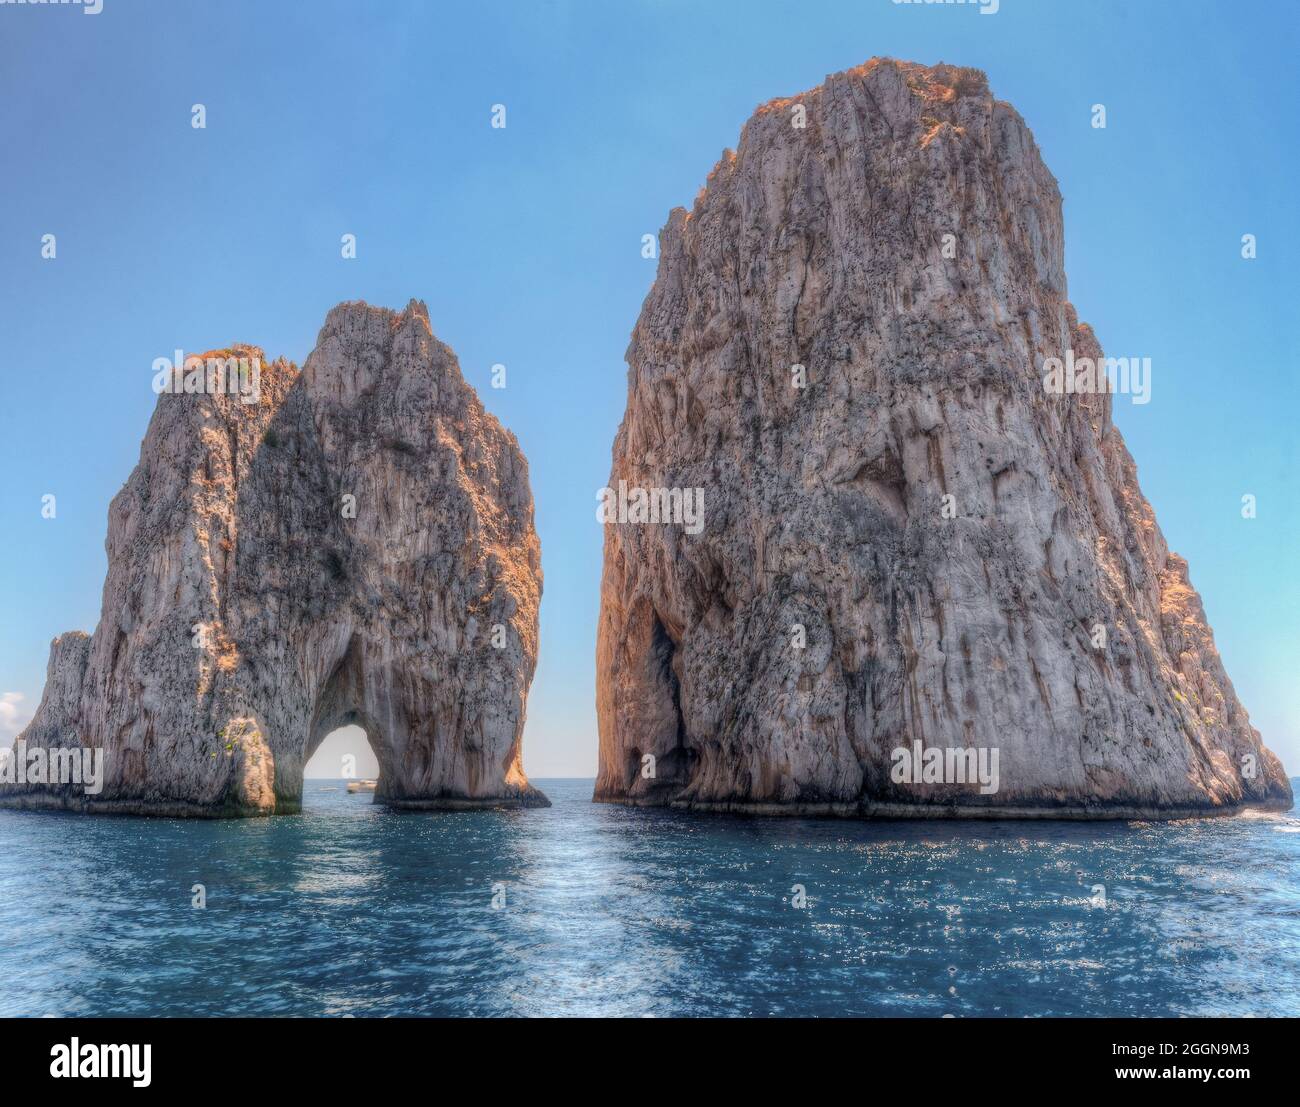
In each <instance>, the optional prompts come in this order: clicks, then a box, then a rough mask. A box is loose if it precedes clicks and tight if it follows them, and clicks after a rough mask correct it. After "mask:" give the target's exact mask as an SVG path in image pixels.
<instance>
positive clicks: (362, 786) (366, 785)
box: [348, 780, 379, 792]
mask: <svg viewBox="0 0 1300 1107" xmlns="http://www.w3.org/2000/svg"><path fill="white" fill-rule="evenodd" d="M378 784H379V781H377V780H349V781H348V791H349V792H373V791H374V790H375V788H376V786H377V785H378Z"/></svg>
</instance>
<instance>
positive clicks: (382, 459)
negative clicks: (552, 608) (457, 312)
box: [0, 301, 546, 815]
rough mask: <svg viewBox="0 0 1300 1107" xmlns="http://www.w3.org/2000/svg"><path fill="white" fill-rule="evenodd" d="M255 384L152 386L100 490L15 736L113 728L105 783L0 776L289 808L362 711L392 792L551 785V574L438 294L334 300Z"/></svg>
mask: <svg viewBox="0 0 1300 1107" xmlns="http://www.w3.org/2000/svg"><path fill="white" fill-rule="evenodd" d="M225 353H228V354H230V355H233V356H245V357H259V358H260V357H261V351H260V350H257V349H255V348H252V347H235V348H233V349H232V350H230V351H227V352H225ZM205 356H206V355H205ZM258 391H259V392H260V396H259V399H258V402H255V403H249V402H245V399H244V398H243V397H241V396H239V395H204V394H200V395H185V394H179V395H169V394H164V395H160V396H159V398H158V403H157V408H156V410H155V412H154V416H153V419H152V421H151V422H150V424H149V430H148V433H147V434H146V436H145V439H144V443H143V446H142V448H141V451H140V462H139V464H138V465H137V467H136V469H135V471H134V472H133V473H132V474H131V476H130V479H129V480H128V481H127V483H126V486H125V487H124V488H123V489H122V491H121V492H120V493H118V495H117V496H116V497H115V498H114V500H113V503H112V505H111V507H110V509H109V522H108V541H107V549H108V560H109V570H108V578H107V580H106V582H105V585H104V599H103V609H102V614H101V618H100V623H99V626H98V627H97V629H96V630H95V632H94V634H93V635H92V636H90V637H89V638H87V637H86V636H85V635H84V634H80V633H77V632H73V633H70V634H65V635H63V636H62V637H60V638H57V639H56V640H55V641H54V644H53V647H52V649H51V653H50V662H49V673H48V678H47V682H46V687H45V692H44V697H43V699H42V701H41V705H40V708H39V709H38V711H37V712H36V715H35V717H34V718H33V720H32V722H31V724H30V725H29V726H28V727H27V729H26V731H25V732H24V733H23V734H22V735H20V736H19V740H20V742H26V743H27V745H28V746H29V747H34V746H43V747H49V746H59V745H78V744H80V745H83V746H88V747H102V748H103V749H104V751H105V779H104V785H103V791H102V793H101V794H100V795H98V796H87V795H86V791H85V789H84V788H78V787H76V786H70V787H52V786H49V787H40V786H37V787H32V786H28V787H26V788H22V787H18V786H16V785H11V786H7V787H6V786H0V796H3V798H4V800H5V801H6V802H9V803H17V804H21V805H26V806H66V807H71V808H73V809H84V810H90V811H119V812H126V813H144V814H168V815H243V814H262V813H271V812H276V811H293V810H296V809H297V808H298V805H299V803H300V799H301V794H302V769H303V765H304V763H305V762H306V760H307V759H308V757H309V756H310V755H311V752H312V751H313V749H314V748H315V747H316V746H317V745H318V744H319V743H320V741H321V740H322V739H323V738H324V737H325V735H326V734H328V733H329V732H330V731H332V730H334V729H336V728H338V727H340V726H343V725H346V724H348V723H355V724H357V725H359V726H361V727H363V728H364V729H365V731H366V733H367V735H368V737H369V740H370V743H371V745H372V746H373V747H374V750H375V754H376V756H377V757H378V760H379V765H380V776H379V788H378V792H377V795H376V800H377V802H381V803H387V804H390V805H394V806H401V807H461V806H466V807H472V806H488V805H513V804H538V805H544V804H545V803H546V799H545V797H544V796H542V794H541V793H540V792H538V791H537V790H536V789H535V788H533V787H532V786H531V785H530V784H529V783H528V781H527V779H526V778H525V776H524V772H523V768H522V763H521V753H520V741H521V735H522V732H523V725H524V708H525V699H526V697H527V693H528V687H529V684H530V682H531V680H532V677H533V671H534V668H535V665H536V659H537V608H538V602H539V599H540V595H541V586H542V578H541V567H540V555H539V546H538V541H537V535H536V532H535V531H534V528H533V501H532V495H531V492H530V491H529V485H528V468H527V465H526V463H525V461H524V458H523V456H522V455H521V453H520V451H519V447H518V444H517V443H516V441H515V439H514V436H513V435H511V434H510V433H509V432H507V431H505V430H503V429H502V427H501V425H500V424H499V423H498V422H497V420H496V419H495V418H493V417H492V416H491V415H489V414H487V413H486V412H485V411H484V409H483V406H482V404H481V403H480V402H479V400H478V398H477V396H475V394H474V391H473V389H472V388H471V387H470V386H469V385H468V384H467V383H466V382H465V380H464V379H463V378H462V376H461V373H460V368H459V365H458V364H457V361H456V358H455V355H454V354H453V353H452V351H451V350H450V349H449V348H448V347H447V346H445V345H443V344H442V343H441V342H439V341H438V340H437V338H435V337H434V335H433V333H432V331H431V329H430V325H429V316H428V312H427V310H426V308H425V307H424V305H423V304H421V303H419V302H416V301H412V302H411V303H410V304H409V305H408V306H407V307H406V309H405V310H404V311H402V312H400V313H398V312H393V311H387V310H383V309H380V308H374V307H370V306H368V305H366V304H363V303H347V304H342V305H340V306H339V307H336V308H335V309H334V310H333V311H331V312H330V313H329V316H328V318H327V319H326V320H325V325H324V327H323V328H322V330H321V332H320V336H319V339H318V342H317V346H316V349H315V351H314V352H313V353H312V354H311V356H310V357H309V358H308V359H307V362H306V364H305V365H304V366H303V368H302V370H301V372H299V371H298V370H297V369H295V368H294V367H293V366H292V365H290V364H288V363H286V362H284V361H277V362H275V363H274V364H272V365H266V364H263V366H262V369H261V373H260V382H259V388H258Z"/></svg>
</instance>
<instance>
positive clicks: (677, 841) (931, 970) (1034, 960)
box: [0, 780, 1300, 1017]
mask: <svg viewBox="0 0 1300 1107" xmlns="http://www.w3.org/2000/svg"><path fill="white" fill-rule="evenodd" d="M538 783H539V785H540V786H541V787H542V788H543V789H544V790H545V791H546V792H547V794H548V795H549V796H550V798H551V800H552V802H553V803H554V805H555V806H554V807H552V808H551V809H549V810H542V811H522V812H467V813H463V814H462V813H429V814H396V813H393V812H389V811H386V810H385V809H383V808H380V807H375V806H373V805H372V804H371V802H370V797H369V796H360V795H353V796H349V795H348V794H347V793H346V792H345V790H344V788H343V785H342V783H341V782H334V781H309V782H308V783H307V788H306V794H305V796H304V812H303V814H302V815H295V816H284V817H279V818H273V819H252V820H244V821H237V822H228V821H222V822H197V821H185V820H146V819H117V818H84V817H78V816H71V815H56V814H38V813H26V812H14V811H0V1015H234V1014H241V1015H359V1016H361V1015H551V1014H555V1015H631V1016H641V1015H655V1016H671V1015H692V1014H716V1015H760V1016H762V1015H795V1016H797V1015H920V1016H939V1015H956V1016H959V1017H960V1016H966V1015H1007V1016H1014V1015H1180V1014H1195V1015H1201V1014H1233V1015H1240V1014H1255V1015H1297V1014H1300V819H1297V818H1296V816H1295V814H1294V813H1292V814H1288V815H1248V816H1244V817H1239V818H1233V819H1219V820H1191V821H1184V822H1176V823H1113V824H1112V823H1067V822H1016V823H948V822H840V821H812V820H787V819H741V818H727V817H704V816H695V817H692V816H688V815H683V814H677V813H673V812H666V811H647V810H637V809H630V808H623V807H607V806H602V805H595V804H592V803H590V802H589V799H590V796H591V781H589V780H549V781H539V782H538ZM195 884H202V885H204V886H205V888H206V895H207V907H206V908H205V909H202V910H200V909H197V908H195V907H193V906H191V900H192V897H193V893H192V887H193V885H195ZM796 885H799V886H801V887H802V889H803V893H804V895H805V896H806V906H803V907H799V906H796V902H800V901H801V897H800V895H799V893H798V892H796V891H795V890H794V889H795V886H796ZM1097 886H1101V887H1100V888H1098V887H1097ZM1103 895H1104V906H1103V905H1102V896H1103ZM502 897H504V903H502ZM494 898H495V900H496V903H497V906H495V907H494Z"/></svg>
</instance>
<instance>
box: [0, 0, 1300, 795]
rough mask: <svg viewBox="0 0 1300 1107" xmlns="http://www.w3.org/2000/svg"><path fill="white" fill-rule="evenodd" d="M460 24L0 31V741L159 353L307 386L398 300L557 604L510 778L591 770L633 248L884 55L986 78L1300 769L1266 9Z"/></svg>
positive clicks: (1291, 358)
mask: <svg viewBox="0 0 1300 1107" xmlns="http://www.w3.org/2000/svg"><path fill="white" fill-rule="evenodd" d="M448 7H450V6H448ZM463 8H464V9H466V10H461V11H456V12H452V11H449V10H444V6H443V5H436V4H432V3H430V4H424V3H400V2H390V3H382V4H362V3H329V2H313V3H267V2H265V0H263V2H260V3H241V2H228V3H221V4H201V3H179V2H176V0H156V2H155V0H104V9H103V11H102V12H101V13H100V14H98V15H93V16H90V15H86V14H85V13H84V12H82V11H80V10H79V9H77V8H74V7H49V8H47V7H14V6H0V105H2V106H0V149H3V150H4V151H5V155H6V157H5V176H4V186H3V187H4V203H3V204H2V205H0V336H2V338H3V341H0V383H3V388H4V400H5V402H4V407H3V412H4V425H3V433H2V434H0V534H3V538H4V541H3V542H2V543H0V693H5V694H6V695H3V696H0V736H4V737H8V736H11V734H12V727H13V726H14V725H16V724H17V723H19V722H21V721H22V719H24V718H25V717H26V715H27V714H29V713H30V711H31V710H33V709H34V708H35V705H36V703H37V701H38V700H39V696H40V691H41V686H42V683H43V680H44V674H45V663H46V656H47V650H48V643H49V640H50V639H51V638H52V637H53V636H54V635H55V634H58V633H61V632H62V631H65V630H69V629H73V628H81V629H85V630H87V631H89V630H91V629H93V627H94V625H95V623H96V621H97V619H98V615H99V604H100V598H101V588H102V583H103V576H104V570H105V559H104V545H103V543H104V530H105V525H106V516H107V507H108V502H109V500H110V499H111V498H112V496H113V495H114V493H115V492H116V491H117V490H118V488H119V487H120V486H121V485H122V483H123V481H124V480H125V479H126V477H127V475H128V473H129V472H130V470H131V468H132V467H133V466H134V464H135V462H136V459H137V457H138V453H139V444H140V439H141V437H142V436H143V434H144V430H145V426H146V424H147V422H148V419H149V415H150V413H151V411H152V408H153V405H154V402H155V396H154V395H153V393H152V391H151V389H150V381H151V377H152V373H151V364H152V362H153V359H154V358H156V357H160V356H168V355H170V354H171V352H172V350H173V349H175V348H177V347H181V348H183V349H185V350H187V351H201V350H204V349H208V348H212V347H217V346H225V345H227V344H229V343H231V342H233V341H245V342H253V343H256V344H258V345H261V346H263V347H264V348H265V349H266V350H267V352H268V354H271V355H278V354H283V355H286V356H288V357H291V358H293V359H295V360H296V361H298V362H299V363H301V362H302V360H303V359H304V358H305V357H306V355H307V353H308V352H309V351H310V350H311V348H312V346H313V344H314V341H315V336H316V332H317V330H318V329H319V327H320V324H321V322H322V321H323V319H324V317H325V313H326V312H327V311H328V309H329V308H330V307H331V306H333V305H334V304H335V303H337V302H339V301H341V300H345V299H365V300H368V301H370V302H371V303H376V304H383V305H387V306H390V307H401V306H403V305H404V304H405V303H406V302H407V300H408V299H410V298H411V297H416V298H419V299H423V300H425V301H426V302H427V303H428V305H429V313H430V317H431V319H432V322H433V326H434V329H435V331H436V333H437V334H438V335H439V337H441V338H442V339H443V340H444V341H446V342H448V343H449V344H450V345H451V346H452V347H453V348H454V349H455V350H456V352H457V353H458V355H459V357H460V360H461V365H462V368H463V370H464V373H465V376H466V378H467V379H468V380H469V381H470V382H471V383H472V384H473V385H474V386H475V387H476V388H477V389H478V390H479V394H480V396H481V397H482V398H483V401H484V403H485V404H486V405H487V406H488V408H489V409H490V410H492V411H493V412H494V413H495V414H496V415H497V416H499V417H500V419H501V420H502V421H503V422H504V423H505V424H506V425H507V426H509V427H510V428H511V429H512V430H513V431H514V432H515V433H516V434H517V435H518V436H519V440H520V443H521V445H522V447H523V450H524V452H525V454H526V455H527V456H528V459H529V463H530V466H531V471H532V481H533V494H534V497H535V500H536V503H537V526H538V531H539V533H540V536H541V541H542V558H543V567H544V569H545V573H546V584H545V597H544V599H543V604H542V642H541V661H540V664H539V667H538V672H537V677H536V680H535V682H534V685H533V690H532V695H531V698H530V701H529V708H528V711H529V721H528V729H527V733H526V738H525V766H526V768H527V771H528V772H529V773H530V774H531V775H533V776H538V777H545V776H566V775H569V776H590V775H593V774H594V772H595V765H596V728H595V709H594V687H595V670H594V653H595V633H596V630H595V628H596V612H597V606H598V600H599V595H598V592H599V580H600V556H601V532H600V528H599V526H598V524H597V523H596V521H595V515H594V503H595V501H594V493H595V490H596V489H597V488H598V487H599V486H601V485H602V484H604V483H605V480H606V477H607V475H608V471H609V460H610V446H611V443H612V439H613V435H614V432H615V430H616V428H617V426H618V422H619V419H620V418H621V415H622V411H623V405H624V401H625V399H626V365H625V363H624V360H623V354H624V351H625V350H626V348H627V343H628V336H629V333H630V331H631V328H632V325H633V323H634V322H635V320H636V316H637V313H638V311H639V309H640V305H641V301H642V298H643V297H644V295H645V293H646V290H647V289H648V288H649V286H650V283H651V281H652V280H653V277H654V265H655V263H654V262H653V261H647V260H644V259H643V258H642V257H641V253H640V245H641V236H642V235H643V234H647V233H654V232H657V231H658V229H659V228H660V226H661V225H662V224H663V222H664V220H665V219H666V216H667V213H668V211H669V209H670V208H672V207H673V206H675V205H679V204H680V205H686V206H689V205H690V203H691V202H692V199H693V198H694V196H695V194H696V192H697V191H698V190H699V188H700V186H701V185H702V184H703V182H704V179H705V177H706V175H707V174H708V172H709V170H710V169H711V168H712V166H713V165H714V163H715V161H716V160H717V159H718V157H719V155H720V154H721V152H722V151H723V149H724V148H726V147H728V146H733V145H734V144H735V142H736V139H737V137H738V135H739V132H740V128H741V126H742V124H743V123H744V121H745V120H746V119H747V118H748V116H749V115H750V114H751V112H752V111H753V110H754V108H755V107H756V106H757V105H758V104H760V103H762V102H763V101H766V100H768V99H771V98H773V97H776V96H785V95H790V94H793V93H796V92H799V91H802V90H804V89H806V88H809V87H811V86H813V85H815V84H818V83H819V82H820V81H821V80H822V79H823V78H824V77H825V75H826V74H828V73H832V72H836V71H838V70H841V69H845V68H847V67H849V66H852V65H856V64H858V63H860V62H862V61H864V60H866V59H867V58H869V57H871V56H873V55H892V56H895V57H900V58H905V59H908V60H913V61H919V62H925V63H935V62H939V61H946V62H951V63H955V64H960V65H972V66H976V67H979V68H981V69H984V70H985V71H986V72H987V73H988V74H989V79H990V82H991V84H992V87H993V90H994V92H995V94H996V95H997V96H999V97H1000V98H1002V99H1006V100H1009V101H1011V102H1012V103H1013V104H1014V105H1015V106H1016V107H1017V108H1018V109H1019V111H1020V112H1021V114H1022V115H1023V116H1024V117H1025V119H1026V121H1027V122H1028V124H1029V126H1030V127H1031V128H1032V130H1033V132H1034V134H1035V136H1036V138H1037V140H1038V143H1039V145H1040V147H1041V148H1042V150H1043V155H1044V158H1045V160H1046V162H1047V164H1048V167H1049V168H1050V169H1051V170H1052V171H1053V173H1055V175H1056V177H1057V179H1058V180H1059V181H1060V185H1061V191H1062V193H1063V195H1064V197H1065V223H1066V261H1067V272H1068V274H1069V281H1070V295H1071V299H1072V300H1073V301H1074V303H1075V305H1076V307H1077V308H1078V310H1079V315H1080V318H1081V319H1083V320H1085V321H1087V322H1090V323H1091V324H1092V325H1093V326H1094V328H1095V329H1096V331H1097V334H1098V337H1099V338H1100V339H1101V342H1102V344H1103V345H1104V346H1105V347H1106V349H1107V351H1108V352H1109V353H1111V354H1113V355H1115V356H1123V355H1143V356H1150V357H1151V358H1152V361H1153V367H1154V369H1153V376H1154V381H1153V399H1152V401H1151V403H1149V404H1148V405H1146V406H1144V407H1139V406H1134V405H1132V404H1130V403H1128V402H1127V401H1126V400H1124V399H1123V398H1117V403H1116V420H1117V422H1118V423H1119V425H1120V427H1121V429H1122V430H1123V431H1124V434H1125V435H1126V437H1127V439H1128V443H1129V448H1130V450H1131V451H1132V453H1133V455H1134V457H1135V458H1136V460H1137V463H1138V469H1139V474H1140V478H1141V481H1142V486H1143V489H1144V491H1145V492H1146V494H1147V496H1148V498H1149V499H1150V500H1151V502H1152V504H1153V505H1154V507H1155V510H1156V513H1157V517H1158V518H1159V520H1160V523H1161V526H1162V528H1163V529H1164V532H1165V535H1166V536H1167V538H1168V539H1169V542H1170V545H1171V547H1172V548H1174V549H1176V550H1177V551H1179V552H1180V553H1182V554H1183V555H1184V556H1186V557H1187V558H1188V560H1189V562H1190V564H1191V573H1192V582H1193V584H1194V585H1195V586H1196V587H1197V588H1198V589H1199V590H1200V592H1201V594H1202V596H1203V598H1204V601H1205V606H1206V610H1207V612H1208V614H1209V618H1210V621H1211V623H1212V625H1213V627H1214V629H1215V632H1216V635H1217V639H1218V642H1219V647H1220V651H1221V653H1222V655H1223V658H1224V662H1225V665H1226V667H1227V669H1228V672H1229V674H1230V676H1231V677H1232V678H1233V680H1234V682H1235V684H1236V687H1237V691H1238V694H1239V695H1240V697H1241V699H1242V701H1243V702H1244V703H1245V704H1246V706H1247V708H1248V710H1249V711H1250V713H1251V716H1252V719H1253V721H1254V722H1255V724H1256V725H1257V726H1258V727H1259V729H1260V730H1261V731H1262V732H1263V734H1264V737H1265V740H1266V742H1267V743H1268V744H1269V745H1270V746H1271V747H1272V748H1273V749H1274V750H1276V751H1278V752H1279V753H1280V754H1281V755H1282V757H1283V759H1284V760H1285V761H1286V762H1287V764H1288V767H1289V769H1290V771H1291V772H1293V773H1295V772H1300V680H1298V679H1297V676H1296V674H1297V671H1298V670H1300V656H1297V654H1298V652H1300V651H1298V650H1297V647H1296V639H1297V635H1296V629H1295V628H1296V626H1297V622H1298V620H1297V616H1298V615H1300V604H1298V603H1297V598H1298V596H1297V592H1298V588H1297V584H1296V566H1295V564H1294V558H1293V557H1291V556H1289V555H1291V554H1293V552H1294V551H1295V550H1296V549H1297V543H1296V538H1297V527H1296V522H1295V517H1294V514H1295V508H1294V500H1293V495H1294V480H1295V476H1296V474H1297V471H1298V470H1297V451H1296V448H1295V433H1294V430H1293V427H1294V420H1295V415H1296V410H1297V394H1296V393H1297V387H1296V384H1295V375H1296V368H1297V366H1296V353H1295V337H1294V329H1293V328H1294V321H1295V318H1296V302H1297V283H1298V282H1297V279H1296V276H1295V264H1296V259H1297V258H1298V257H1300V242H1298V241H1297V237H1298V236H1297V220H1296V205H1295V199H1294V190H1295V182H1296V180H1297V170H1298V169H1300V165H1298V164H1297V162H1298V161H1300V153H1298V152H1297V151H1300V142H1298V141H1297V139H1298V138H1300V136H1298V135H1297V124H1296V115H1297V105H1300V78H1297V66H1296V64H1295V57H1296V54H1297V47H1300V41H1298V40H1300V34H1298V33H1297V27H1298V26H1300V22H1298V20H1297V15H1296V13H1295V9H1294V8H1293V6H1292V5H1290V4H1285V3H1281V2H1278V3H1264V2H1261V3H1250V4H1234V5H1227V4H1208V3H1207V4H1199V3H1188V2H1181V3H1180V2H1166V3H1160V2H1156V0H1143V2H1142V3H1106V2H1101V0H1089V2H1087V3H1082V2H1079V3H1048V2H1047V0H1001V4H1000V10H999V11H998V12H997V13H996V14H995V15H981V14H980V13H979V11H978V9H976V8H974V7H963V6H941V7H935V6H904V5H896V4H894V3H892V2H891V0H845V2H840V3H817V2H805V3H799V4H791V5H780V4H771V3H754V2H749V3H743V4H742V3H735V4H722V3H708V2H704V0H690V2H687V0H680V2H679V0H660V2H640V3H636V2H631V3H609V2H604V3H601V2H592V3H565V2H559V0H551V2H546V0H529V2H522V0H520V2H515V3H509V2H501V3H496V4H491V5H464V6H463ZM471 8H472V9H476V10H469V9H471ZM195 103H202V104H204V105H205V106H206V109H207V128H206V129H205V130H194V129H193V128H192V127H191V126H190V118H191V114H190V113H191V105H193V104H195ZM497 103H502V104H505V105H506V109H507V127H506V128H505V129H504V130H494V129H492V128H491V127H490V125H489V122H490V116H491V109H492V105H493V104H497ZM1094 103H1103V104H1105V105H1106V109H1107V127H1106V129H1105V130H1096V129H1094V128H1093V127H1092V126H1091V106H1092V105H1093V104H1094ZM345 233H351V234H355V235H356V236H357V258H356V259H355V260H350V261H347V260H343V259H342V258H341V257H340V250H339V241H340V236H341V235H343V234H345ZM1246 233H1250V234H1254V235H1256V236H1257V240H1258V257H1257V258H1256V259H1255V260H1253V261H1245V260H1243V259H1242V258H1241V256H1240V243H1241V236H1242V235H1243V234H1246ZM44 234H55V235H57V243H58V257H57V259H56V260H54V261H46V260H42V259H41V257H40V246H41V236H42V235H44ZM497 362H500V363H503V364H505V365H506V366H507V373H508V377H507V379H508V387H507V388H506V389H505V390H493V389H492V388H491V387H489V381H490V371H491V366H492V365H493V364H494V363H497ZM47 492H53V493H55V494H56V495H57V496H58V516H57V518H56V519H54V520H47V519H42V518H41V513H40V506H41V496H42V495H43V494H45V493H47ZM1244 493H1251V494H1253V495H1255V496H1256V497H1257V498H1258V504H1259V508H1258V517H1257V518H1255V519H1253V520H1244V519H1242V518H1241V514H1240V504H1241V496H1242V495H1243V494H1244ZM18 696H21V697H22V699H18V698H16V697H18ZM6 725H7V726H9V727H10V728H11V729H10V730H9V731H7V732H6V731H5V730H4V729H3V728H4V727H5V726H6Z"/></svg>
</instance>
